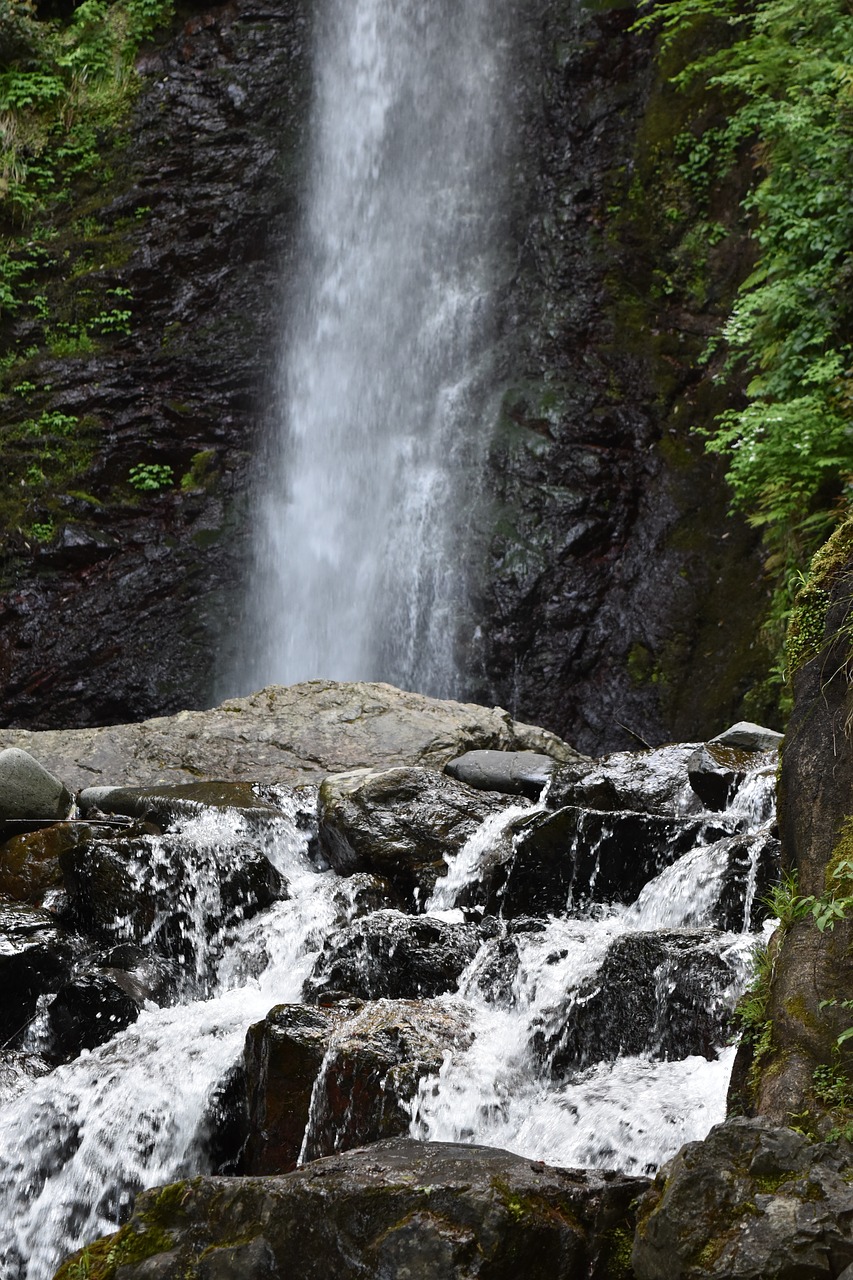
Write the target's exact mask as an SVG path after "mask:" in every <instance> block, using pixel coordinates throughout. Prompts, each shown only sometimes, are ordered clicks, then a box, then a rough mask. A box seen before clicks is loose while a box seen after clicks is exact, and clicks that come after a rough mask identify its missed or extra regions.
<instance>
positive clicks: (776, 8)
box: [638, 0, 853, 631]
mask: <svg viewBox="0 0 853 1280" xmlns="http://www.w3.org/2000/svg"><path fill="white" fill-rule="evenodd" d="M647 7H648V9H649V12H648V13H647V14H646V15H645V16H644V17H643V18H642V19H641V20H640V23H639V24H638V25H639V26H652V25H654V26H656V27H657V28H658V29H659V30H660V32H661V37H662V44H663V48H664V51H667V50H668V51H670V57H674V56H675V54H676V53H677V49H678V40H679V37H680V36H681V35H682V34H683V33H685V32H688V31H690V30H691V29H692V28H695V26H696V24H697V23H699V22H707V21H708V20H714V21H715V22H716V23H717V25H718V29H719V30H720V31H721V32H723V33H724V34H723V36H722V38H721V39H719V40H716V41H714V42H712V44H711V47H712V49H713V51H712V52H710V53H708V52H705V53H703V54H701V55H700V56H699V57H698V58H696V59H695V60H694V61H692V62H690V63H689V64H687V65H681V66H679V67H677V69H676V71H675V73H674V75H673V82H674V83H675V85H676V86H678V87H681V88H685V87H687V86H695V84H696V82H697V80H699V81H700V82H701V83H703V84H704V85H705V86H707V88H708V89H709V90H710V91H712V92H715V93H718V94H720V95H721V96H722V100H723V101H724V103H725V104H726V106H727V114H726V117H725V119H724V121H723V122H722V123H714V124H713V125H709V126H708V127H707V128H706V129H704V130H703V131H699V132H698V133H697V134H696V135H695V136H694V135H689V136H688V137H687V138H685V137H684V136H682V137H681V138H680V139H677V140H676V144H675V145H676V150H677V153H678V154H679V156H680V158H681V171H682V173H683V176H684V178H685V180H686V181H688V182H690V183H691V184H692V186H693V188H694V190H701V189H702V184H703V183H704V184H705V185H706V187H707V186H708V185H709V184H713V183H714V182H715V181H716V180H717V179H718V178H719V177H720V176H721V174H722V173H724V172H725V171H727V170H728V169H730V168H731V167H732V166H733V165H734V164H735V163H740V164H741V165H744V164H745V163H749V164H751V171H752V180H751V183H750V188H749V191H748V194H747V196H746V199H745V201H744V206H743V207H744V211H745V213H746V215H747V216H748V218H749V221H750V226H751V227H752V235H753V238H754V241H755V246H756V251H757V262H756V264H755V268H754V270H753V271H752V272H751V274H750V275H749V276H748V278H747V279H746V280H745V281H744V282H743V284H742V285H741V287H740V291H739V294H738V297H737V300H736V302H735V305H734V308H733V310H732V312H731V314H730V315H729V318H728V320H727V322H726V323H725V326H724V328H723V331H722V333H721V335H720V336H719V338H718V339H717V340H716V342H712V344H711V346H710V348H709V350H708V352H707V358H708V359H709V360H712V361H713V362H714V368H715V371H716V374H717V376H718V377H719V378H720V379H722V380H723V381H725V382H728V383H730V384H731V385H732V387H733V388H737V387H738V386H741V385H743V386H745V389H746V396H745V403H742V404H741V405H740V406H738V407H732V408H730V409H729V410H728V411H726V412H725V413H723V414H722V416H721V417H720V419H719V420H718V422H717V424H716V427H715V428H714V430H713V431H712V432H710V433H709V436H708V439H707V447H708V449H709V450H710V451H712V452H714V453H718V454H721V455H722V456H723V457H724V458H725V459H726V461H727V463H728V475H729V480H730V483H731V486H732V492H733V497H734V504H735V506H736V507H738V508H740V509H741V510H743V511H744V512H745V513H746V514H747V517H748V519H749V520H750V521H751V523H752V524H753V525H755V526H756V527H758V528H760V529H761V530H762V534H763V537H764V541H765V545H766V548H767V553H768V558H767V566H768V571H769V572H770V573H771V575H772V576H773V578H774V580H775V582H776V599H775V616H776V620H777V624H778V628H779V630H780V631H781V630H782V629H783V623H784V619H785V617H786V616H787V613H788V611H789V609H790V604H791V594H792V588H793V584H794V581H795V575H796V572H797V571H798V570H801V569H802V568H803V567H804V564H805V562H806V560H807V558H808V556H809V555H810V554H811V552H812V551H813V550H814V548H815V547H816V546H817V545H818V544H819V543H820V542H821V540H822V539H823V538H825V537H826V535H827V534H828V533H829V532H830V530H831V528H832V527H833V524H834V523H835V522H836V521H837V519H838V518H839V515H840V514H843V513H844V512H845V511H846V510H847V508H848V507H849V505H850V497H851V492H853V351H851V339H852V338H853V290H851V283H853V190H851V186H853V182H851V175H853V19H852V18H851V14H850V8H849V4H848V3H847V0H810V3H809V4H802V3H801V2H800V0H751V3H749V4H748V5H744V4H742V3H740V2H739V0H657V2H656V3H654V4H651V3H649V4H648V6H647ZM707 47H708V46H706V48H707Z"/></svg>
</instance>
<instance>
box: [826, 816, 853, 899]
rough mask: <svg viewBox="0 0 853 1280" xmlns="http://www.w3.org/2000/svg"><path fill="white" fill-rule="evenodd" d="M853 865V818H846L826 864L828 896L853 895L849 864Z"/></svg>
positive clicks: (852, 878)
mask: <svg viewBox="0 0 853 1280" xmlns="http://www.w3.org/2000/svg"><path fill="white" fill-rule="evenodd" d="M848 863H850V864H853V816H850V817H847V818H845V820H844V822H843V823H842V826H841V830H840V831H839V833H838V838H837V840H836V842H835V847H834V848H833V850H832V853H831V854H830V856H829V861H828V862H827V864H826V873H825V880H824V884H825V887H826V891H827V893H828V894H832V895H841V896H843V897H848V896H850V895H851V894H853V876H851V874H850V870H849V867H848V866H847V864H848Z"/></svg>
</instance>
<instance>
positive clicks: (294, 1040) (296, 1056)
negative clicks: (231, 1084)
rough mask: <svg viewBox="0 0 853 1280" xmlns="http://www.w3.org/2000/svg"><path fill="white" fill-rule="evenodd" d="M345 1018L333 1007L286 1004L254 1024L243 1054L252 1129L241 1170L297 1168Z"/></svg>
mask: <svg viewBox="0 0 853 1280" xmlns="http://www.w3.org/2000/svg"><path fill="white" fill-rule="evenodd" d="M340 1020H341V1019H340V1017H339V1016H338V1015H337V1014H335V1013H333V1012H330V1011H328V1010H321V1009H312V1008H310V1007H307V1006H305V1005H300V1004H283V1005H278V1006H277V1007H276V1008H275V1009H271V1010H270V1012H269V1013H268V1014H267V1016H266V1018H265V1019H264V1021H263V1022H257V1023H255V1025H254V1026H252V1027H250V1028H249V1031H248V1033H247V1035H246V1048H245V1053H244V1061H245V1076H246V1087H247V1096H248V1129H249V1132H248V1141H247V1144H246V1149H245V1153H244V1155H243V1159H242V1161H241V1166H240V1172H241V1173H245V1174H269V1173H287V1172H289V1170H291V1169H295V1168H296V1162H297V1160H298V1158H299V1153H300V1151H301V1149H302V1140H303V1137H304V1136H305V1128H306V1126H307V1124H308V1118H309V1112H310V1107H311V1094H312V1090H313V1088H314V1082H315V1081H316V1079H317V1076H318V1074H319V1071H320V1067H321V1066H322V1064H323V1058H324V1057H325V1054H326V1050H327V1049H328V1047H329V1041H330V1039H331V1037H332V1032H333V1031H334V1029H335V1027H336V1026H337V1025H338V1024H339V1022H340Z"/></svg>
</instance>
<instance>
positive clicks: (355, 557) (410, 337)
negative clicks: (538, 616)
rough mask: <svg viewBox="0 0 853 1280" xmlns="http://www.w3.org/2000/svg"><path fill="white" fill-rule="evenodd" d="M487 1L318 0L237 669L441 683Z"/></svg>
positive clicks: (498, 195)
mask: <svg viewBox="0 0 853 1280" xmlns="http://www.w3.org/2000/svg"><path fill="white" fill-rule="evenodd" d="M504 8H506V6H505V5H504V4H503V3H502V2H501V3H496V0H466V3H465V4H458V3H456V2H455V0H446V2H445V0H439V2H438V3H431V4H429V5H424V4H423V3H421V0H396V3H394V4H393V5H389V4H388V3H387V0H326V3H325V4H324V5H323V6H321V9H322V14H321V17H320V19H319V21H318V30H317V35H316V40H315V49H314V60H315V66H316V73H315V98H314V104H313V123H312V140H313V141H312V160H311V174H310V182H309V189H308V193H307V198H306V204H305V213H304V224H303V229H302V245H301V250H300V254H299V258H300V262H301V263H302V264H303V265H302V271H301V275H300V277H299V280H298V284H297V290H296V297H295V298H294V299H293V300H292V301H291V303H290V310H291V319H290V324H289V327H288V330H287V333H286V336H285V345H284V353H283V357H282V361H281V368H280V377H279V387H278V405H277V412H278V415H279V422H278V423H277V424H276V426H275V431H274V437H273V439H272V441H271V444H270V450H269V457H268V459H267V462H266V466H265V475H264V480H263V485H262V497H261V502H260V517H259V528H258V533H257V548H256V561H257V563H256V568H255V571H254V574H253V582H254V599H253V600H252V602H251V603H250V609H249V613H250V616H251V626H250V630H251V633H252V634H251V636H250V637H249V645H248V648H249V650H250V651H252V649H254V661H253V662H252V659H251V658H250V660H249V661H250V664H251V665H250V666H249V669H247V668H246V661H245V660H246V655H245V653H243V654H241V664H242V666H241V672H240V679H241V681H242V682H243V683H247V682H248V684H250V685H251V686H252V687H259V686H260V685H262V684H265V683H269V682H270V681H276V682H280V683H284V684H289V683H292V682H294V681H298V680H302V679H309V678H312V677H324V678H336V679H382V680H388V681H390V682H391V683H394V684H396V685H399V686H401V687H404V688H414V689H418V690H419V691H421V692H427V693H432V694H438V695H443V696H450V695H453V694H454V693H456V692H457V686H456V677H455V669H456V659H455V651H456V648H457V644H458V641H459V636H458V630H459V627H458V621H459V613H460V610H463V609H464V598H465V580H466V562H470V559H471V557H470V555H469V550H470V548H469V547H468V546H467V539H466V526H467V523H468V519H469V516H470V512H471V510H472V507H473V505H474V503H475V499H476V490H477V485H478V477H479V474H480V471H481V463H482V456H483V451H484V448H485V446H486V444H487V441H488V436H489V424H490V422H491V420H492V419H493V416H494V412H493V406H492V407H490V406H489V404H488V398H489V393H488V392H487V391H486V390H485V388H486V387H487V386H488V385H489V383H490V376H489V375H490V358H489V350H490V341H491V337H492V328H493V319H494V304H493V297H494V291H495V287H496V264H497V262H498V259H499V257H500V240H501V236H502V234H503V232H502V227H503V219H504V217H505V206H506V203H507V201H506V198H505V188H506V185H507V171H508V168H509V162H508V159H507V155H506V150H507V148H506V145H505V141H504V138H505V134H506V132H507V128H508V126H507V120H508V118H509V117H510V116H511V103H510V101H509V98H508V95H507V91H506V87H505V79H504V71H503V59H504V50H503V48H502V44H501V23H502V13H501V10H502V9H504Z"/></svg>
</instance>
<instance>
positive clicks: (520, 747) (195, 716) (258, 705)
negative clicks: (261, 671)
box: [0, 680, 579, 790]
mask: <svg viewBox="0 0 853 1280" xmlns="http://www.w3.org/2000/svg"><path fill="white" fill-rule="evenodd" d="M5 747H19V748H23V750H25V751H29V752H30V753H31V754H32V755H34V756H35V757H36V758H37V759H38V760H39V761H40V763H41V764H42V765H43V766H44V767H45V768H47V769H50V770H51V771H52V772H55V773H57V774H58V775H59V776H60V777H61V778H62V779H63V781H64V782H65V783H66V785H68V786H69V787H72V788H74V789H75V790H79V788H81V787H87V786H91V785H93V784H95V783H98V782H104V783H108V784H110V785H114V786H120V785H124V784H129V785H135V786H143V787H145V786H151V785H152V784H154V783H190V782H200V781H202V780H204V779H217V780H225V781H233V780H238V779H243V778H248V779H251V780H252V781H253V782H280V783H288V784H291V785H292V784H294V783H299V782H309V781H314V782H317V781H320V780H321V779H322V778H323V777H325V776H326V775H327V774H331V773H341V772H345V771H346V770H348V769H356V768H384V769H390V768H393V767H394V766H395V765H416V764H424V765H429V766H431V767H433V768H438V769H440V768H442V767H443V766H444V765H445V764H446V763H447V762H448V761H449V760H451V759H452V758H453V757H454V756H459V755H461V754H462V753H463V752H466V751H470V750H474V749H491V748H499V749H500V750H502V751H533V752H539V753H545V754H547V755H548V756H550V757H551V758H552V759H554V760H558V761H569V760H573V759H578V758H579V757H578V753H577V752H576V751H574V750H573V748H572V747H570V746H568V745H567V744H566V743H565V742H563V741H562V740H561V739H560V738H558V737H557V736H556V735H555V734H553V733H549V732H548V731H547V730H546V729H538V728H536V727H534V726H533V725H526V724H521V723H519V722H518V721H515V720H513V719H512V718H511V716H510V715H509V714H508V712H506V711H504V710H502V709H501V708H500V707H493V708H487V707H479V706H475V705H474V704H473V703H459V702H443V701H440V700H439V699H436V698H426V697H424V696H422V695H421V694H418V693H404V692H402V691H401V690H399V689H394V688H392V686H391V685H387V684H338V683H335V682H333V681H330V680H310V681H307V682H306V683H304V684H295V685H290V686H288V687H286V688H285V687H283V686H279V685H271V686H270V687H269V688H267V689H262V690H261V691H260V692H259V693H254V694H252V695H250V696H249V697H247V698H231V699H229V700H228V701H227V702H223V703H222V704H221V706H218V707H214V708H213V709H212V710H210V711H181V712H179V713H178V714H177V715H174V716H158V717H156V718H155V719H152V720H143V721H142V722H140V723H138V724H120V725H106V726H102V727H99V728H94V729H46V730H42V731H33V730H29V729H0V750H2V749H3V748H5Z"/></svg>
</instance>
